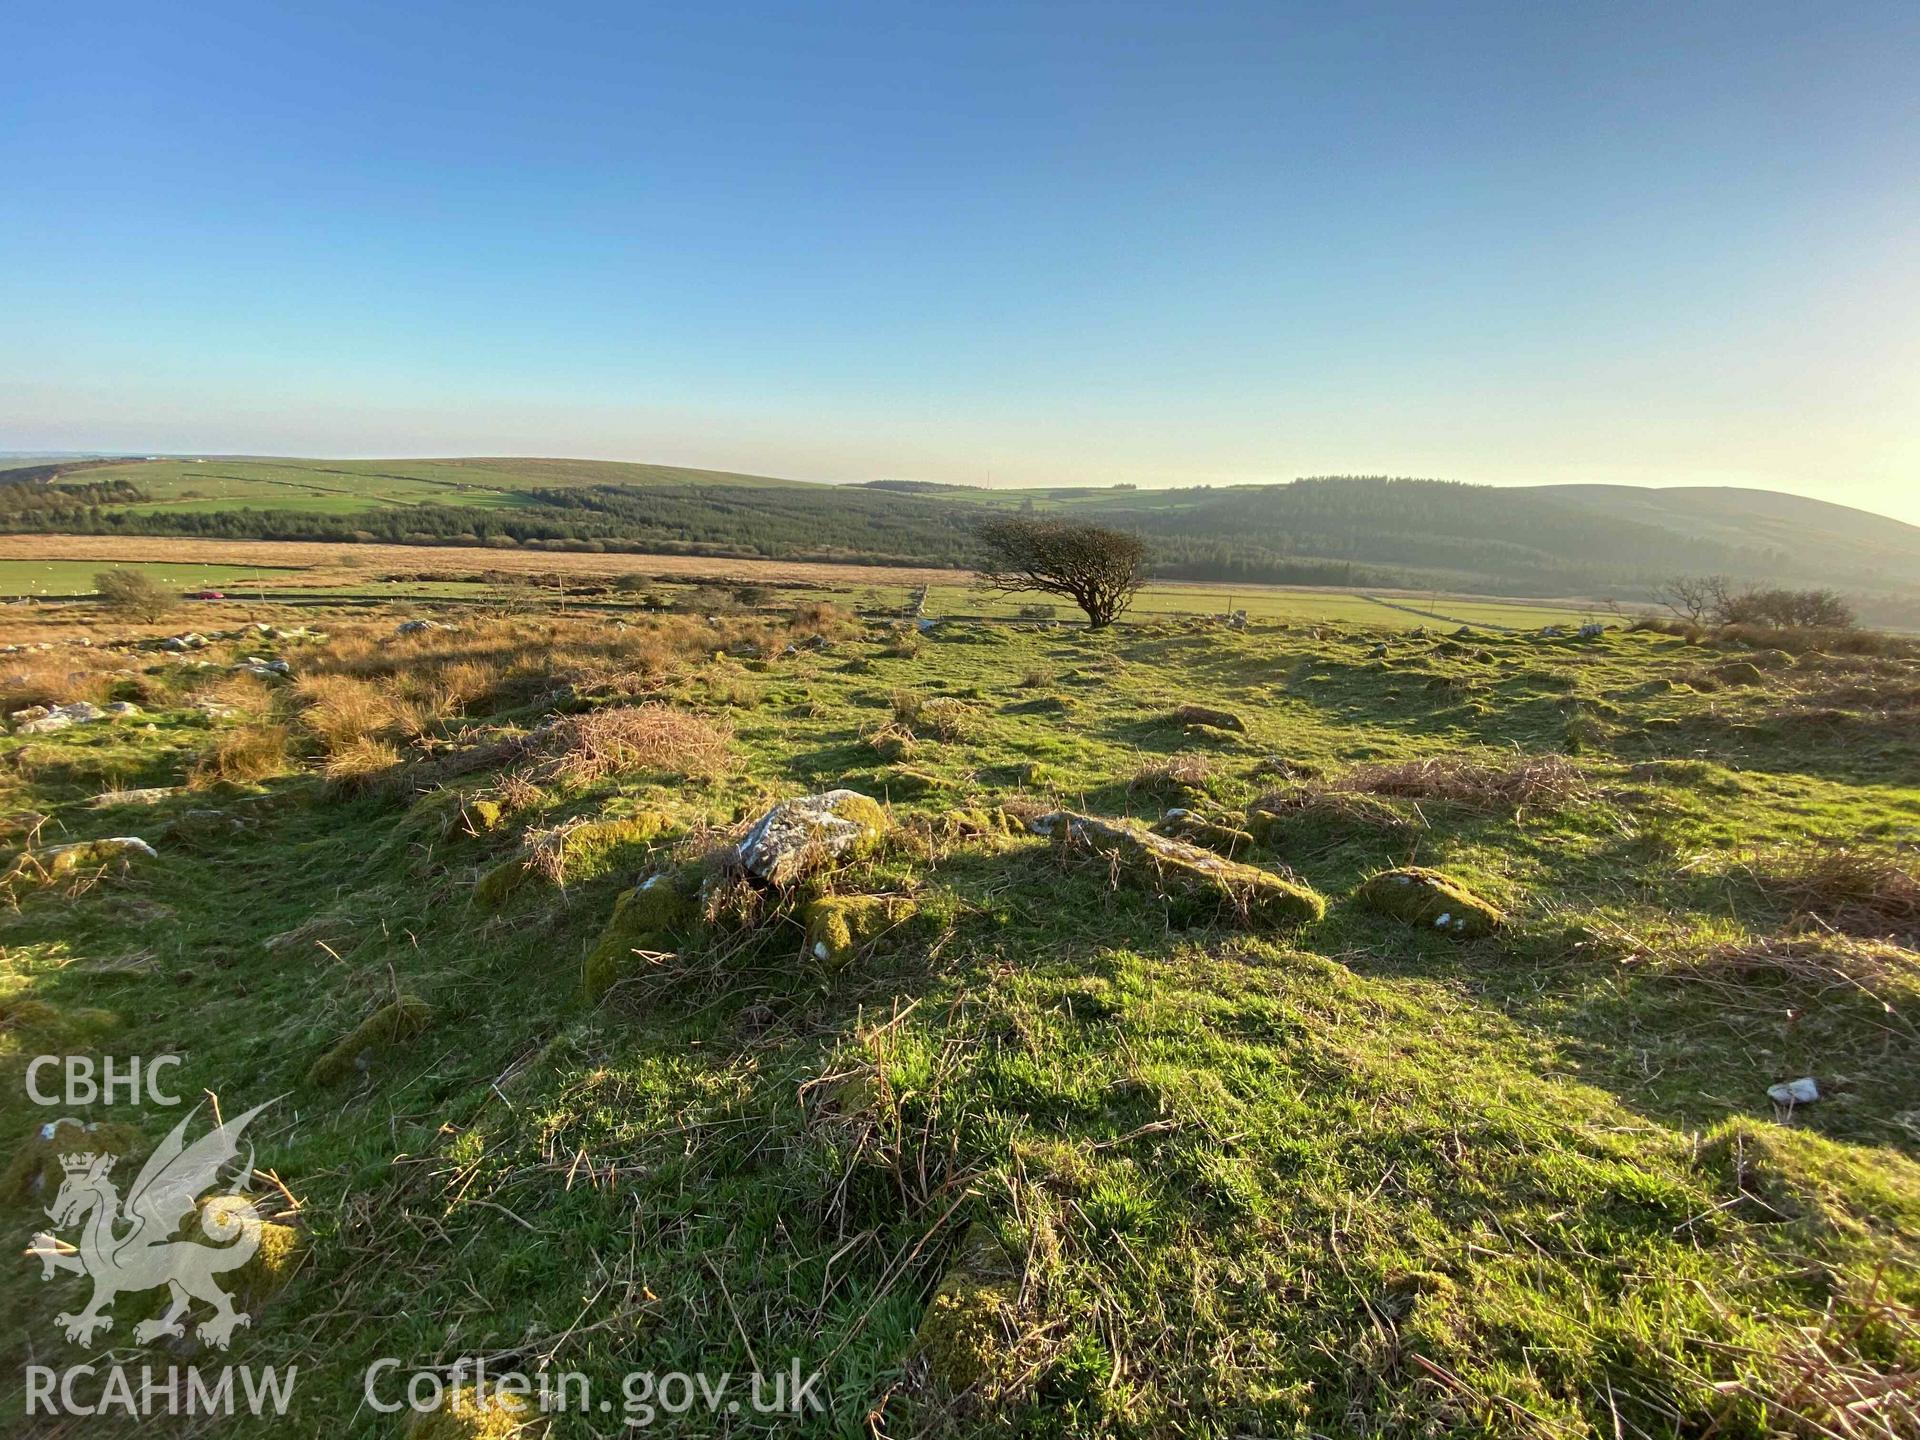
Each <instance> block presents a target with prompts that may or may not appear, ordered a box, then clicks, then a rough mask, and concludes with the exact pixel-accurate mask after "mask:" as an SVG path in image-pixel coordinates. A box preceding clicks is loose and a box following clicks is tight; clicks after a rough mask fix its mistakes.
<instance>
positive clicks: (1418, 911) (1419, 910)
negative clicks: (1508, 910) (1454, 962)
mask: <svg viewBox="0 0 1920 1440" xmlns="http://www.w3.org/2000/svg"><path fill="white" fill-rule="evenodd" d="M1354 899H1355V900H1356V901H1358V902H1359V903H1360V904H1361V905H1362V906H1364V907H1365V908H1367V909H1369V910H1372V911H1375V912H1376V913H1378V914H1381V915H1391V916H1392V917H1393V918H1394V919H1396V920H1404V921H1406V922H1407V923H1408V924H1409V925H1418V926H1422V927H1424V928H1425V929H1428V930H1437V931H1439V932H1440V933H1441V934H1443V935H1451V936H1454V937H1456V938H1457V939H1462V940H1471V939H1474V938H1475V937H1477V936H1481V935H1491V934H1492V933H1493V932H1494V931H1495V930H1497V929H1499V928H1500V926H1501V925H1502V924H1503V923H1504V922H1505V919H1506V916H1505V915H1504V914H1503V913H1502V912H1501V910H1500V907H1499V906H1497V905H1495V904H1493V903H1492V902H1491V901H1489V900H1484V899H1482V898H1481V897H1480V896H1478V895H1476V894H1474V893H1473V891H1471V890H1469V889H1468V888H1467V887H1466V886H1465V885H1463V884H1461V883H1460V882H1459V881H1458V880H1455V879H1454V878H1453V877H1452V876H1450V875H1444V874H1442V873H1441V872H1440V871H1438V870H1427V869H1423V868H1421V867H1420V866H1417V865H1410V866H1407V867H1405V868H1404V869H1399V870H1384V871H1382V872H1381V873H1380V874H1378V875H1375V876H1374V877H1373V878H1372V879H1370V880H1368V881H1367V882H1366V884H1364V885H1362V886H1361V887H1360V888H1359V889H1358V890H1357V891H1355V892H1354Z"/></svg>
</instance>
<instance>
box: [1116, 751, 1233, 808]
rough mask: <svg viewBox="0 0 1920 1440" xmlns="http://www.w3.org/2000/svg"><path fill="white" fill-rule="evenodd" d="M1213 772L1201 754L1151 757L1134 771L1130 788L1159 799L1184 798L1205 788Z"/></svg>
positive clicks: (1131, 792) (1128, 788)
mask: <svg viewBox="0 0 1920 1440" xmlns="http://www.w3.org/2000/svg"><path fill="white" fill-rule="evenodd" d="M1212 775H1213V771H1212V769H1211V768H1210V767H1209V766H1208V764H1207V762H1206V761H1205V760H1203V759H1201V758H1200V757H1199V756H1197V755H1173V756H1169V757H1168V758H1167V759H1165V760H1152V761H1149V762H1147V763H1146V764H1144V765H1142V766H1141V767H1140V768H1139V769H1138V770H1136V771H1134V772H1133V775H1132V776H1131V778H1129V779H1128V781H1127V790H1128V792H1129V793H1130V794H1136V795H1151V796H1153V797H1154V798H1155V799H1159V800H1184V799H1187V798H1189V797H1191V796H1193V795H1196V794H1199V793H1201V792H1203V791H1205V789H1206V788H1207V781H1208V780H1210V779H1211V778H1212Z"/></svg>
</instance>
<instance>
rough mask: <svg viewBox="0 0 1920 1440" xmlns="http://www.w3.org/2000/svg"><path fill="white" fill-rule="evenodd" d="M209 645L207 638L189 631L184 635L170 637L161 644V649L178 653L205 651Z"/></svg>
mask: <svg viewBox="0 0 1920 1440" xmlns="http://www.w3.org/2000/svg"><path fill="white" fill-rule="evenodd" d="M208 643H209V642H208V640H207V637H206V636H204V635H200V634H196V633H195V632H194V631H192V630H189V631H187V633H186V634H184V635H169V636H168V637H167V638H166V639H164V640H162V641H161V642H160V648H161V649H162V650H171V651H174V652H175V653H178V652H180V651H182V650H204V649H206V648H207V645H208Z"/></svg>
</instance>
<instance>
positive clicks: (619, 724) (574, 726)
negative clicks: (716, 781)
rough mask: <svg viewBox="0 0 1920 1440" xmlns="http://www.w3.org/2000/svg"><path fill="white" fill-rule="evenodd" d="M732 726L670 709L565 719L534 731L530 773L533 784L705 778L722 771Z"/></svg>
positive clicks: (617, 709) (636, 708)
mask: <svg viewBox="0 0 1920 1440" xmlns="http://www.w3.org/2000/svg"><path fill="white" fill-rule="evenodd" d="M732 744H733V731H732V729H731V727H729V726H728V725H726V724H725V723H724V722H722V721H719V720H711V719H708V718H706V717H705V716H701V715H692V714H689V713H688V712H686V711H684V710H676V709H674V708H673V707H672V706H670V705H663V704H657V703H653V704H646V705H616V706H611V707H609V708H607V709H605V710H593V711H589V712H588V713H587V714H585V715H569V716H566V717H565V718H563V719H561V720H557V721H555V722H554V723H553V724H552V725H550V726H548V727H546V728H545V729H544V730H541V731H538V732H536V734H535V736H534V737H533V741H532V745H531V747H530V748H531V749H532V751H533V753H534V755H535V756H536V759H535V761H534V764H533V766H532V767H531V770H530V772H529V778H531V779H532V780H533V781H534V782H535V783H537V784H569V785H591V784H593V783H594V782H596V781H598V780H602V779H605V778H607V777H609V776H613V775H629V774H642V773H650V774H654V775H667V776H675V777H678V778H682V779H705V778H710V777H712V776H715V775H718V774H719V773H720V772H721V771H722V770H724V769H725V768H726V765H727V761H728V755H729V750H730V747H731V746H732Z"/></svg>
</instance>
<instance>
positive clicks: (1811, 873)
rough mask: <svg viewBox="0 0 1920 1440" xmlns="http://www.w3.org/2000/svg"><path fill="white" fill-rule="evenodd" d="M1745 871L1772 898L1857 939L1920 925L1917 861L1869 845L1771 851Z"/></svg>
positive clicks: (1809, 847) (1812, 846)
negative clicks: (1915, 864) (1915, 862)
mask: <svg viewBox="0 0 1920 1440" xmlns="http://www.w3.org/2000/svg"><path fill="white" fill-rule="evenodd" d="M1742 868H1743V869H1744V870H1745V872H1746V874H1747V875H1748V877H1749V878H1750V879H1751V880H1752V882H1753V883H1754V884H1755V885H1756V886H1757V887H1758V888H1759V889H1760V890H1761V891H1762V892H1763V893H1764V894H1766V895H1767V896H1768V897H1769V898H1770V899H1772V900H1774V901H1775V902H1777V903H1778V904H1781V905H1783V906H1785V907H1786V908H1788V909H1789V910H1791V911H1792V912H1793V913H1794V914H1796V915H1811V916H1813V917H1815V918H1817V919H1819V920H1822V921H1825V922H1826V923H1827V924H1829V925H1832V926H1834V927H1836V928H1837V929H1840V930H1844V931H1848V932H1850V933H1852V934H1856V935H1885V934H1889V933H1892V932H1895V931H1903V930H1904V931H1911V930H1912V929H1913V927H1914V926H1916V925H1920V871H1916V869H1915V866H1914V860H1913V857H1912V856H1910V855H1907V854H1903V853H1900V852H1897V851H1893V850H1881V849H1874V848H1871V847H1869V846H1865V845H1809V846H1795V847H1784V848H1781V849H1776V850H1770V851H1766V852H1763V853H1762V854H1759V855H1756V856H1754V857H1752V858H1751V859H1749V860H1747V861H1746V862H1745V863H1744V865H1743V866H1742Z"/></svg>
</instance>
